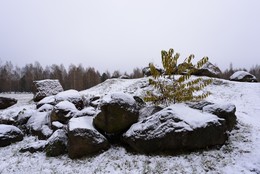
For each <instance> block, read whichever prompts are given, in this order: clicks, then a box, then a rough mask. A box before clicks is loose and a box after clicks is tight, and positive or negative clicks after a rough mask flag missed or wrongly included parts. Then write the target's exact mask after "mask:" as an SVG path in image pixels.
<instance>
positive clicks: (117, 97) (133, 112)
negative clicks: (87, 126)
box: [94, 92, 140, 138]
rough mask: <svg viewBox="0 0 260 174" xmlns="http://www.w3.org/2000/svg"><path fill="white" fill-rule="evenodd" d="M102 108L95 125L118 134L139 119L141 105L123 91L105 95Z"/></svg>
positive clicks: (110, 132) (109, 132)
mask: <svg viewBox="0 0 260 174" xmlns="http://www.w3.org/2000/svg"><path fill="white" fill-rule="evenodd" d="M100 109H101V111H100V112H99V113H98V114H97V115H96V117H95V118H94V125H95V127H97V129H99V130H101V131H103V132H104V133H107V134H111V135H115V136H117V135H119V134H122V133H124V132H125V131H126V130H127V129H128V128H129V127H130V126H131V125H132V124H133V123H135V122H137V121H138V116H139V109H140V107H139V105H138V103H137V102H136V101H135V99H134V98H133V96H131V95H129V94H125V93H122V92H121V93H111V94H108V95H106V96H104V97H103V100H102V102H101V105H100ZM115 123H116V124H115ZM111 138H112V137H111Z"/></svg>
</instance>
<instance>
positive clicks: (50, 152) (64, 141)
mask: <svg viewBox="0 0 260 174" xmlns="http://www.w3.org/2000/svg"><path fill="white" fill-rule="evenodd" d="M47 142H48V144H47V146H46V148H45V151H46V155H47V156H52V157H53V156H59V155H62V154H65V153H67V145H68V136H67V133H66V132H65V131H64V130H63V129H58V130H56V131H55V132H54V133H53V134H52V136H51V137H50V138H49V139H48V140H47Z"/></svg>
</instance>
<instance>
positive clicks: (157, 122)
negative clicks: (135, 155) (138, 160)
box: [123, 104, 227, 153]
mask: <svg viewBox="0 0 260 174" xmlns="http://www.w3.org/2000/svg"><path fill="white" fill-rule="evenodd" d="M123 137H124V141H125V142H127V143H128V144H129V145H130V146H131V147H132V148H133V149H134V150H136V151H138V152H144V153H151V152H160V151H173V152H178V151H181V150H193V149H200V148H206V147H208V146H214V145H222V144H224V142H225V141H226V139H227V135H226V125H225V121H224V120H223V119H220V118H218V117H217V116H215V115H212V114H209V113H202V112H201V111H199V110H195V109H191V108H189V107H188V106H185V105H182V104H176V105H172V106H170V107H167V108H165V109H163V110H161V111H159V112H157V113H155V114H154V115H152V116H150V117H148V118H146V119H144V120H143V121H140V122H138V123H135V124H133V125H132V126H131V128H130V129H129V130H128V131H127V132H126V133H125V134H124V135H123Z"/></svg>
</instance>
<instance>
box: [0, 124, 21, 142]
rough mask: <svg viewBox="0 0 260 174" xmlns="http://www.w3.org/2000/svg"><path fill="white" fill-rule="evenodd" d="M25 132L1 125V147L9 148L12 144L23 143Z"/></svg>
mask: <svg viewBox="0 0 260 174" xmlns="http://www.w3.org/2000/svg"><path fill="white" fill-rule="evenodd" d="M22 140H23V132H22V131H21V130H20V129H19V128H17V127H15V126H12V125H5V124H0V147H4V146H8V145H10V144H11V143H14V142H17V141H22Z"/></svg>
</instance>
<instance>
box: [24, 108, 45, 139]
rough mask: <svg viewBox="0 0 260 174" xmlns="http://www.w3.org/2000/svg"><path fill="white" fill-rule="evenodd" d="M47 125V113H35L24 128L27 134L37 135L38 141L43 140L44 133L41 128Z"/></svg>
mask: <svg viewBox="0 0 260 174" xmlns="http://www.w3.org/2000/svg"><path fill="white" fill-rule="evenodd" d="M48 123H49V113H46V112H35V113H34V114H33V115H32V116H31V117H30V118H29V120H28V122H27V123H26V128H27V130H28V131H29V133H31V134H33V135H37V136H38V137H39V138H40V139H44V138H46V137H45V134H44V132H45V131H46V130H45V129H44V128H43V126H44V125H48Z"/></svg>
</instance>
